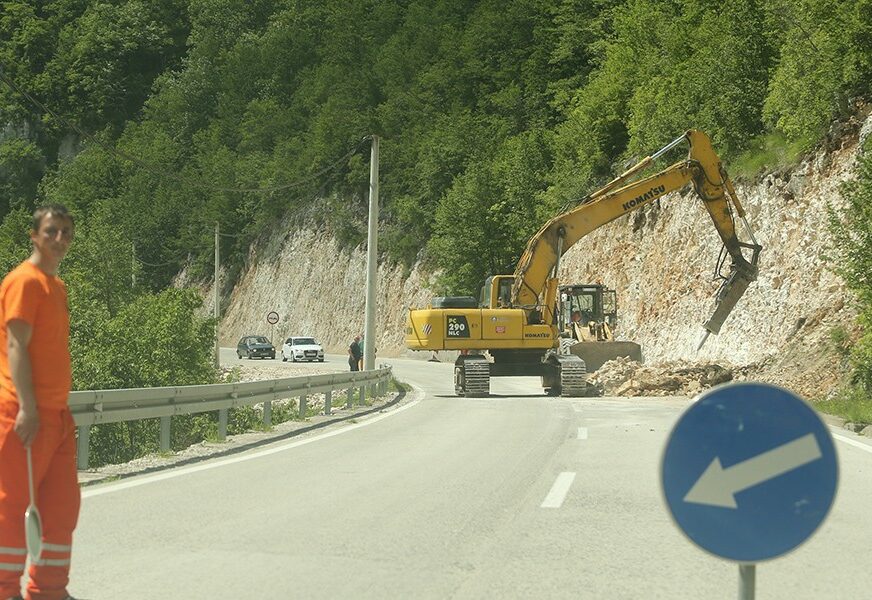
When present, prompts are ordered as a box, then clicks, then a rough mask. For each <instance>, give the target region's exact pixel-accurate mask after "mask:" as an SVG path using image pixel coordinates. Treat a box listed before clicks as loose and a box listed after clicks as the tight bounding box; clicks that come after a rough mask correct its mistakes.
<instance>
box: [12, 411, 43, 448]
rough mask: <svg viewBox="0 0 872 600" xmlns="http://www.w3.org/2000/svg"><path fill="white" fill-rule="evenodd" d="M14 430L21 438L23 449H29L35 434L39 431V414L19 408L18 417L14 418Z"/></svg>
mask: <svg viewBox="0 0 872 600" xmlns="http://www.w3.org/2000/svg"><path fill="white" fill-rule="evenodd" d="M14 430H15V433H17V434H18V437H20V438H21V443H22V444H24V447H25V448H29V447H30V445H31V444H32V443H33V440H34V439H36V432H37V431H38V430H39V413H38V412H37V411H33V412H31V411H28V410H25V409H23V408H20V409H19V410H18V416H16V417H15V427H14Z"/></svg>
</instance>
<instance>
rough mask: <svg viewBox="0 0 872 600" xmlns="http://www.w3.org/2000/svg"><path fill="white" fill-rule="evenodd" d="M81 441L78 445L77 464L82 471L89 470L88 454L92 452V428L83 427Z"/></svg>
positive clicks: (80, 429) (80, 434)
mask: <svg viewBox="0 0 872 600" xmlns="http://www.w3.org/2000/svg"><path fill="white" fill-rule="evenodd" d="M78 429H79V440H78V442H76V445H77V454H78V456H77V458H76V460H77V463H78V465H77V466H78V467H79V470H80V471H84V470H85V469H87V468H88V454H89V452H90V451H91V446H90V445H91V426H90V425H81V426H80V427H79V428H78Z"/></svg>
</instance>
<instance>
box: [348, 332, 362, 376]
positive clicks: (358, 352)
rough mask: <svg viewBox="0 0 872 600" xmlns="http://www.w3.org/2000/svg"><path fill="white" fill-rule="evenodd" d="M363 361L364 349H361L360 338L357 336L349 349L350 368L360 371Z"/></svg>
mask: <svg viewBox="0 0 872 600" xmlns="http://www.w3.org/2000/svg"><path fill="white" fill-rule="evenodd" d="M362 359H363V349H362V348H361V347H360V336H359V335H358V336H355V338H354V341H353V342H351V345H350V346H349V347H348V366H349V367H350V368H351V370H352V371H359V370H360V361H361V360H362Z"/></svg>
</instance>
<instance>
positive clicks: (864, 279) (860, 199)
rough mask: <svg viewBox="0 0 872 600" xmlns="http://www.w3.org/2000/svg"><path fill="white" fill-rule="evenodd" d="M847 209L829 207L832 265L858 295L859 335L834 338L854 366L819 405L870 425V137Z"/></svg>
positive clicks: (846, 188) (846, 193)
mask: <svg viewBox="0 0 872 600" xmlns="http://www.w3.org/2000/svg"><path fill="white" fill-rule="evenodd" d="M842 198H843V199H844V201H845V208H844V209H843V210H839V211H837V210H835V209H832V208H831V209H830V230H831V231H832V233H833V240H834V248H832V250H831V253H832V257H833V259H834V260H832V262H833V264H834V268H835V269H836V270H837V271H838V273H839V274H840V275H841V276H842V277H843V278H844V279H845V281H846V282H847V284H848V287H849V288H850V290H851V291H852V292H853V294H854V300H855V302H856V305H857V309H858V312H859V322H858V332H857V334H856V339H852V337H851V336H850V335H849V334H848V332H845V331H836V332H834V333H833V335H832V336H831V337H832V341H833V343H834V344H835V346H836V348H837V349H839V351H840V352H841V354H842V355H843V357H844V358H845V359H846V360H847V361H848V363H849V364H850V366H851V378H850V381H849V382H848V383H847V385H846V386H845V387H844V388H843V389H842V390H840V391H839V393H838V394H837V396H836V397H835V398H833V399H827V400H824V401H822V402H819V403H818V407H819V408H820V409H821V410H823V411H825V412H829V413H832V414H836V415H839V416H841V417H844V418H845V419H848V420H849V421H852V422H854V423H870V424H872V136H869V137H868V138H867V139H866V143H865V146H864V148H863V154H862V156H861V158H860V161H859V165H858V169H857V177H856V178H855V179H853V180H851V181H848V182H846V183H845V184H844V185H843V186H842Z"/></svg>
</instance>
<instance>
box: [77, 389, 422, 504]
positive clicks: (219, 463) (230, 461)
mask: <svg viewBox="0 0 872 600" xmlns="http://www.w3.org/2000/svg"><path fill="white" fill-rule="evenodd" d="M416 395H420V396H423V391H422V390H420V389H418V388H416ZM420 401H421V398H420V397H418V398H416V399H415V400H412V401H411V402H409V403H408V404H406V405H404V406H401V407H400V408H398V409H396V410H392V411H390V412H386V413H384V414H381V415H379V416H377V417H372V418H371V419H367V420H366V421H363V422H362V423H355V424H354V425H349V426H347V427H343V428H342V429H337V430H336V431H329V432H327V433H323V434H321V435H317V436H314V437H310V438H306V439H304V440H297V441H295V442H291V443H288V444H282V445H280V446H273V447H272V448H266V449H264V450H258V451H255V452H252V453H251V454H244V455H241V456H233V457H230V458H220V459H217V460H215V461H209V462H206V463H203V464H199V465H192V466H190V467H179V468H178V469H171V470H169V471H165V472H163V473H158V474H156V475H145V476H142V477H134V478H131V479H129V480H126V481H121V482H118V483H108V484H105V485H97V486H94V488H93V489H84V490H82V498H93V497H94V496H102V495H103V494H110V493H112V492H120V491H121V490H127V489H130V488H135V487H139V486H141V485H146V484H149V483H157V482H158V481H164V480H165V479H173V478H174V477H181V476H183V475H190V474H191V473H197V472H199V471H208V470H209V469H217V468H218V467H224V466H227V465H234V464H236V463H241V462H245V461H247V460H254V459H255V458H260V457H262V456H269V455H270V454H276V453H278V452H284V451H286V450H292V449H294V448H299V447H300V446H305V445H306V444H311V443H313V442H318V441H320V440H323V439H327V438H330V437H333V436H334V435H339V434H342V433H346V432H348V431H352V430H354V429H358V428H360V427H366V426H367V425H372V424H373V423H377V422H379V421H381V420H382V419H387V418H388V417H392V416H393V415H396V414H399V413H401V412H403V411H404V410H406V409H408V408H412V407H413V406H415V405H416V404H418V403H419V402H420Z"/></svg>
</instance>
